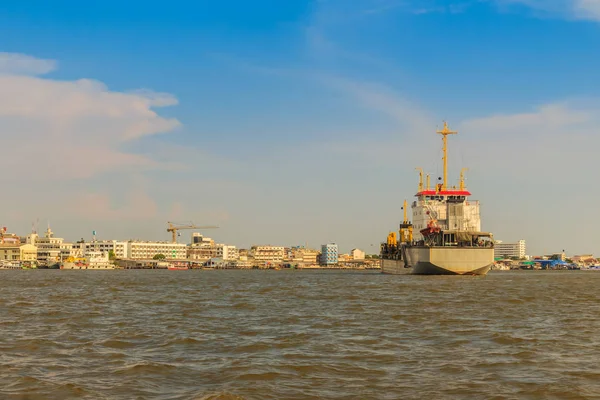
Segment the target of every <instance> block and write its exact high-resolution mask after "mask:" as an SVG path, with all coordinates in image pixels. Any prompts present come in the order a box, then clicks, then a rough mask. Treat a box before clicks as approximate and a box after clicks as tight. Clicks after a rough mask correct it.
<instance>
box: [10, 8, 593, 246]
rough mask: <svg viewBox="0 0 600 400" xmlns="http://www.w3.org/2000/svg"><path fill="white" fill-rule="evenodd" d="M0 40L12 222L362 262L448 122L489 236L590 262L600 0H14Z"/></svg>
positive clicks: (436, 149) (432, 168)
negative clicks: (359, 256) (173, 228)
mask: <svg viewBox="0 0 600 400" xmlns="http://www.w3.org/2000/svg"><path fill="white" fill-rule="evenodd" d="M0 37H1V38H2V39H3V40H2V41H1V42H0V43H1V45H2V46H1V47H0V51H2V52H3V53H2V54H1V55H0V81H2V82H0V83H1V84H2V87H3V88H4V90H3V91H2V94H0V138H2V141H3V143H4V144H5V148H8V149H11V150H10V151H8V152H6V153H5V155H4V156H3V159H4V165H5V166H6V165H10V166H11V167H10V168H11V169H13V170H16V171H18V172H16V173H14V174H4V176H3V177H1V178H0V182H1V183H2V184H3V186H4V187H10V188H11V191H10V193H11V194H10V196H11V198H12V202H11V204H12V205H11V207H10V209H8V208H5V212H3V213H2V214H0V217H1V218H0V223H2V224H4V225H6V226H8V227H9V230H11V231H17V232H19V233H26V232H28V231H29V230H30V227H31V223H32V221H35V220H36V219H37V218H39V219H40V227H41V228H43V227H44V225H45V223H46V221H48V220H50V223H51V225H52V227H53V229H54V230H55V231H56V232H57V233H58V234H60V235H61V236H64V237H66V238H68V239H71V240H73V239H77V238H79V237H82V236H83V237H87V236H90V232H91V231H92V230H93V229H95V230H97V231H98V232H99V235H100V237H102V238H117V239H127V238H147V239H157V240H158V239H165V240H166V239H168V234H167V232H166V231H165V229H166V221H167V220H175V221H182V222H184V221H194V222H196V223H198V224H217V225H219V226H220V227H221V228H220V229H219V230H215V231H211V232H210V233H209V234H210V235H211V236H213V237H214V238H215V239H216V240H218V241H220V242H227V243H232V244H237V245H238V246H240V247H247V246H250V245H252V244H280V245H295V244H308V245H310V246H318V245H320V244H321V243H326V242H329V241H334V242H337V243H339V244H340V246H341V248H342V250H344V251H348V250H350V249H351V248H353V247H359V248H362V249H364V250H366V251H367V252H373V253H375V252H377V247H378V243H379V242H380V241H382V240H383V239H385V237H386V235H387V233H388V231H390V230H393V229H395V228H396V227H397V224H398V222H399V219H400V218H401V212H400V210H399V207H400V204H401V202H402V201H403V200H404V198H408V199H411V197H412V196H413V195H414V192H415V189H416V184H417V180H418V176H417V174H416V172H415V170H414V168H415V167H423V168H425V170H426V171H428V172H431V173H432V174H433V175H434V176H435V175H437V174H439V173H440V168H441V154H440V148H441V142H440V138H439V137H438V136H436V135H435V133H434V132H435V129H436V128H437V127H439V126H440V125H441V124H442V121H443V120H447V121H449V123H450V126H451V127H453V128H456V129H458V130H459V131H460V133H459V135H458V136H457V137H453V138H452V139H451V141H450V157H451V158H450V168H451V173H450V178H451V179H453V180H456V179H457V178H458V171H459V170H460V168H461V167H463V166H464V167H468V168H469V171H468V173H467V184H468V187H469V188H470V190H471V191H472V192H473V194H474V196H473V198H474V199H478V200H480V201H481V202H482V217H483V224H482V225H483V226H482V228H483V229H485V230H490V231H492V232H494V233H495V235H496V238H497V239H501V240H504V241H516V240H518V239H522V238H523V239H526V240H527V241H528V243H529V251H528V252H529V253H531V254H540V253H545V252H555V251H560V250H562V249H565V250H566V251H567V252H568V253H571V254H573V253H584V252H596V253H598V252H599V251H600V248H598V244H597V241H596V239H595V227H596V226H597V225H598V223H600V218H599V217H598V216H597V215H596V213H594V210H595V203H594V199H595V198H596V197H597V196H598V195H599V194H600V189H597V188H596V187H594V185H590V182H589V181H590V180H591V179H590V178H591V177H592V176H593V174H594V172H595V171H594V169H593V166H594V162H595V160H596V159H597V152H596V148H598V145H600V136H599V135H598V134H599V133H600V132H598V126H600V113H599V111H600V102H599V101H598V97H599V96H598V92H599V90H600V81H599V80H598V79H597V76H598V74H597V68H598V65H599V61H600V53H599V52H598V51H597V49H598V43H600V1H596V0H545V1H536V0H489V1H485V0H473V1H468V0H464V1H434V0H431V1H429V0H420V1H409V0H397V1H396V0H354V1H342V0H320V1H308V0H306V1H296V0H288V1H285V2H281V1H267V0H255V1H252V2H249V1H233V0H231V1H221V2H212V1H211V2H209V1H196V2H191V1H178V0H173V1H170V2H148V1H145V2H141V1H128V2H123V1H118V2H117V1H112V0H108V1H102V2H96V1H93V2H89V4H86V6H85V7H82V6H81V2H76V1H56V2H52V5H50V4H49V3H48V2H43V1H27V0H21V1H5V2H3V3H2V5H0ZM1 110H4V111H1ZM5 185H8V186H5ZM207 233H208V232H207Z"/></svg>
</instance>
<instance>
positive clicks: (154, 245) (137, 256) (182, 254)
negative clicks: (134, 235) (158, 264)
mask: <svg viewBox="0 0 600 400" xmlns="http://www.w3.org/2000/svg"><path fill="white" fill-rule="evenodd" d="M157 254H162V255H164V256H165V258H167V259H176V260H181V259H185V258H186V257H187V245H185V244H184V243H171V242H142V241H134V240H131V241H128V242H127V256H128V257H127V258H129V259H132V260H148V259H152V258H153V257H154V256H155V255H157Z"/></svg>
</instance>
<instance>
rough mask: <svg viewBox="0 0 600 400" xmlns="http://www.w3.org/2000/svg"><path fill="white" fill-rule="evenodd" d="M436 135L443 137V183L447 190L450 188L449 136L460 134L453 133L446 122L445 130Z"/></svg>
mask: <svg viewBox="0 0 600 400" xmlns="http://www.w3.org/2000/svg"><path fill="white" fill-rule="evenodd" d="M436 133H439V134H440V135H442V141H443V142H444V148H443V152H444V181H443V182H442V190H446V189H447V187H448V186H447V184H448V135H455V134H457V133H458V132H457V131H451V130H450V128H448V123H447V122H446V121H444V129H442V130H441V131H439V130H438V131H436Z"/></svg>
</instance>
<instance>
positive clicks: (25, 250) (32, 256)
mask: <svg viewBox="0 0 600 400" xmlns="http://www.w3.org/2000/svg"><path fill="white" fill-rule="evenodd" d="M0 260H4V261H35V260H37V247H35V246H34V245H32V244H27V243H24V244H21V243H14V242H8V243H4V244H0Z"/></svg>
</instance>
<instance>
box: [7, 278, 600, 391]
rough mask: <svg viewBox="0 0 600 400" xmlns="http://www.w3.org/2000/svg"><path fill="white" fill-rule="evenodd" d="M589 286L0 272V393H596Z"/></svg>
mask: <svg viewBox="0 0 600 400" xmlns="http://www.w3.org/2000/svg"><path fill="white" fill-rule="evenodd" d="M598 288H600V272H584V271H565V272H558V271H557V272H525V271H523V272H492V273H490V274H489V275H487V276H486V277H431V276H430V277H418V276H389V275H382V274H380V273H378V272H368V271H293V270H292V271H252V270H251V271H164V270H162V271H161V270H144V271H140V270H128V271H64V270H62V271H61V270H38V271H35V270H29V271H15V270H6V271H0V334H1V337H0V398H1V399H27V400H35V399H61V400H62V399H111V400H112V399H127V400H129V399H169V400H171V399H173V400H174V399H205V400H207V399H215V400H216V399H592V398H600V294H599V293H600V291H599V290H598Z"/></svg>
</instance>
